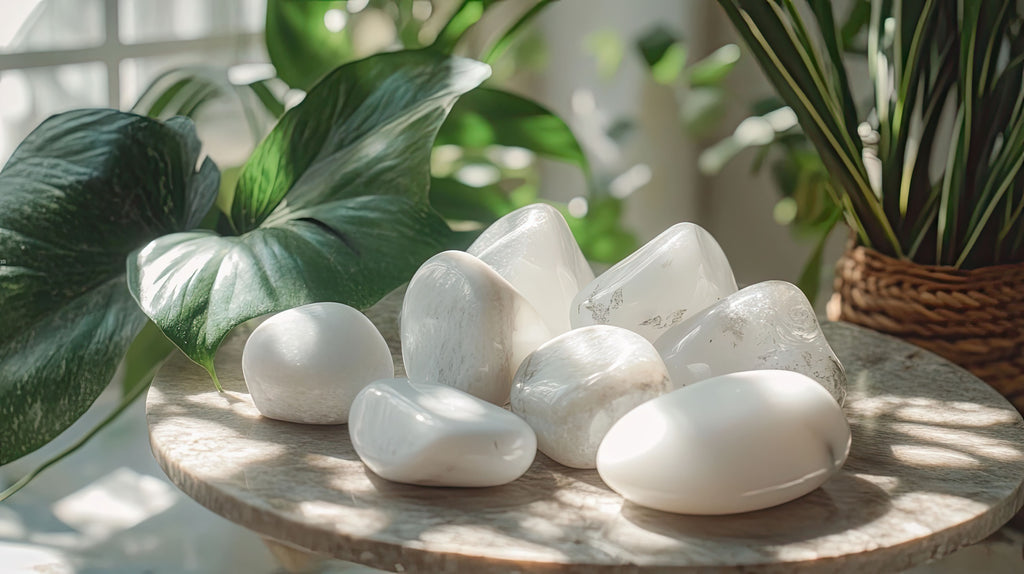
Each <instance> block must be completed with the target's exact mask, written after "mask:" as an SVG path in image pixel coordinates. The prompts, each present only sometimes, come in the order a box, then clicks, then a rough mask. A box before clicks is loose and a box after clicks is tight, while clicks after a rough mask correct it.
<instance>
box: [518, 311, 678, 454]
mask: <svg viewBox="0 0 1024 574" xmlns="http://www.w3.org/2000/svg"><path fill="white" fill-rule="evenodd" d="M670 390H672V385H671V383H670V382H669V379H668V372H667V370H666V369H665V364H664V363H663V362H662V360H661V357H659V356H658V352H657V351H655V350H654V346H653V345H651V343H650V342H648V341H647V339H644V338H643V337H641V336H640V335H638V334H636V333H634V332H632V331H628V330H626V329H622V328H620V327H613V326H611V325H594V326H591V327H583V328H582V329H575V330H573V331H569V332H568V333H565V334H563V335H561V336H559V337H556V338H554V339H552V340H550V341H548V342H547V343H545V344H544V345H542V346H541V347H540V348H539V349H537V350H536V351H534V352H533V353H532V354H531V355H530V356H529V357H527V358H526V360H525V361H523V364H522V365H521V366H520V367H519V370H518V371H517V372H516V376H515V379H514V380H513V384H512V396H511V402H512V412H514V413H516V414H517V415H519V416H521V417H523V419H524V420H525V421H526V422H527V423H529V424H530V426H531V427H533V430H534V432H536V433H537V444H538V447H539V448H540V451H541V452H543V453H544V454H546V455H548V456H549V457H551V458H552V459H554V460H556V461H557V462H560V463H562V464H564V465H566V466H572V467H575V468H596V466H597V464H596V457H597V447H598V446H599V445H600V444H601V439H603V438H604V435H605V433H607V432H608V429H610V428H611V426H612V424H614V423H615V421H617V420H619V418H620V417H622V415H624V414H626V413H627V412H629V411H630V410H632V409H633V408H634V407H636V406H637V405H639V404H641V403H644V402H646V401H648V400H650V399H653V398H654V397H657V396H660V395H662V394H664V393H666V392H669V391H670Z"/></svg>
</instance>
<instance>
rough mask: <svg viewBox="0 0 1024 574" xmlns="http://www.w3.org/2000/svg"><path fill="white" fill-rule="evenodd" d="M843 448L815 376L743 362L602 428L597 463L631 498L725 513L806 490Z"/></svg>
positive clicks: (830, 404)
mask: <svg viewBox="0 0 1024 574" xmlns="http://www.w3.org/2000/svg"><path fill="white" fill-rule="evenodd" d="M849 452H850V427H849V425H848V424H847V422H846V418H845V417H844V416H843V412H842V410H841V409H840V408H839V405H838V404H837V403H836V401H835V400H833V399H832V396H831V395H829V393H828V392H827V391H825V389H824V388H822V386H821V385H820V384H818V383H817V382H815V381H814V380H812V379H810V378H808V377H806V376H804V375H801V374H799V373H794V372H791V371H770V370H765V371H747V372H743V373H732V374H728V375H722V376H720V377H714V378H711V379H707V380H705V381H701V382H699V383H696V384H693V385H690V386H688V387H684V388H682V389H679V390H677V391H673V392H671V393H668V394H667V395H663V396H661V397H658V398H656V399H654V400H651V401H648V402H646V403H644V404H642V405H640V406H639V407H637V408H635V409H633V410H632V411H630V412H629V413H628V414H626V416H624V417H622V418H621V419H619V422H617V423H615V425H614V426H612V428H611V430H609V431H608V434H607V435H606V436H605V438H604V441H603V442H602V443H601V447H600V448H599V449H598V452H597V471H598V473H599V474H600V475H601V479H602V480H604V481H605V483H606V484H608V486H610V487H611V488H612V489H613V490H615V491H616V492H618V493H619V494H621V495H622V496H623V498H625V499H627V500H630V501H632V502H634V503H636V504H639V505H641V506H646V507H649V508H654V509H657V510H664V511H667V512H678V513H683V514H731V513H735V512H748V511H751V510H758V509H761V508H768V507H770V506H775V505H777V504H782V503H784V502H788V501H790V500H793V499H794V498H798V497H800V496H803V495H805V494H807V493H808V492H811V491H812V490H814V489H815V488H818V487H819V486H821V485H822V484H823V483H824V482H825V481H826V480H828V479H829V477H830V476H832V474H833V473H835V472H836V471H837V470H839V468H840V467H841V466H842V465H843V463H844V462H845V461H846V457H847V455H848V454H849Z"/></svg>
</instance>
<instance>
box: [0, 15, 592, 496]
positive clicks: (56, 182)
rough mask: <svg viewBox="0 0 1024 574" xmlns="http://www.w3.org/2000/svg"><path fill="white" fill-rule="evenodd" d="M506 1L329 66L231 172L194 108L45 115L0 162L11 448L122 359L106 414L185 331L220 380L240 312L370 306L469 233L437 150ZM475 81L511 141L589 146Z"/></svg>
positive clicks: (52, 424) (30, 443) (567, 152)
mask: <svg viewBox="0 0 1024 574" xmlns="http://www.w3.org/2000/svg"><path fill="white" fill-rule="evenodd" d="M548 3H549V2H548V1H542V2H538V3H537V5H536V6H535V7H534V8H535V9H531V10H530V11H528V12H526V13H525V14H524V15H523V18H521V19H520V20H518V21H515V22H512V23H511V26H509V27H508V28H507V29H506V30H505V31H504V32H503V33H501V34H499V35H498V36H497V38H494V39H493V46H494V47H495V48H494V50H499V51H500V49H501V47H502V46H507V43H508V42H509V38H510V35H511V34H513V33H515V32H516V30H518V29H520V28H521V23H522V22H524V21H525V20H528V19H529V18H531V17H532V16H533V15H535V14H536V12H537V10H539V9H540V8H541V7H543V6H544V5H546V4H548ZM273 4H274V5H279V4H280V3H273ZM405 4H408V2H406V3H405ZM491 4H493V2H491V1H487V0H464V1H463V2H460V3H459V4H458V5H457V6H456V9H455V11H454V12H453V13H452V14H451V18H450V19H449V21H448V22H447V23H446V24H445V25H444V26H443V27H442V30H441V32H440V33H439V34H438V36H437V39H436V41H434V42H433V43H431V44H429V45H428V46H426V47H425V48H421V49H415V50H400V51H394V52H389V53H385V54H379V55H376V56H372V57H369V58H366V59H362V60H358V61H352V62H348V63H346V64H345V65H342V66H341V67H338V68H337V69H333V71H331V70H330V69H327V70H320V71H319V72H317V74H319V75H316V76H314V77H313V79H311V80H308V81H309V82H310V84H309V85H306V87H308V88H309V91H308V93H307V94H306V97H305V99H304V100H303V102H302V103H301V104H299V105H297V106H295V107H293V108H291V109H289V110H288V111H284V110H283V109H281V110H279V113H280V116H281V117H280V121H279V122H278V123H277V125H276V127H274V128H273V130H271V131H270V133H269V134H267V136H266V137H265V138H264V139H263V140H262V142H261V143H260V144H259V145H258V146H257V148H256V150H255V151H254V152H253V154H252V156H251V157H250V158H249V159H248V160H247V161H246V163H245V164H244V166H242V167H241V170H240V172H239V174H238V179H237V183H234V182H232V183H231V184H230V185H221V179H222V177H221V171H220V169H219V168H218V167H217V166H216V165H215V164H214V163H213V162H212V161H211V160H210V159H209V158H203V156H202V154H201V142H200V141H199V139H198V138H197V136H196V133H195V129H194V126H193V125H192V122H191V121H190V120H188V119H187V118H185V117H171V118H168V119H166V120H165V121H161V120H158V119H154V118H147V117H143V116H141V115H136V114H130V113H123V112H118V111H115V110H75V111H72V112H68V113H65V114H59V115H57V116H54V117H51V118H49V119H47V120H46V121H44V122H43V124H42V125H40V126H39V127H38V128H37V129H36V130H35V131H34V132H33V133H32V134H30V135H29V136H28V137H27V138H26V139H25V141H24V142H23V143H22V145H21V146H19V148H18V150H17V151H16V152H15V153H14V155H13V156H12V158H11V160H10V161H9V162H8V164H7V165H6V166H5V167H4V169H3V171H2V172H0V279H2V281H0V317H2V318H3V328H2V329H0V464H6V463H8V462H10V461H13V460H15V459H18V458H20V457H21V456H22V455H24V454H27V453H29V452H32V451H33V450H35V449H37V448H39V447H40V446H42V445H43V444H46V443H47V442H48V441H50V440H51V439H52V438H54V437H55V436H56V435H57V434H59V433H60V432H61V431H62V430H64V429H65V428H67V426H69V425H70V424H71V423H72V422H74V421H75V420H76V419H77V418H78V417H79V416H81V414H82V413H83V412H84V411H85V410H86V409H87V408H88V407H89V405H90V404H91V403H92V402H93V401H94V400H95V398H96V397H97V396H98V395H99V393H100V392H101V391H102V390H103V389H104V388H105V387H106V386H107V383H108V382H109V381H110V379H111V377H112V376H113V374H114V371H115V369H116V368H117V366H118V364H119V363H120V362H121V361H122V359H124V362H125V366H126V368H125V373H126V375H125V382H126V389H125V391H126V392H125V396H124V399H123V401H122V403H121V405H120V406H119V407H118V408H117V409H116V410H115V412H114V413H112V415H111V417H108V418H107V419H105V420H104V421H103V422H101V423H100V426H99V427H97V428H101V427H102V426H103V425H105V424H107V423H108V422H109V421H110V420H111V419H112V417H114V416H116V415H117V413H119V412H121V411H122V410H123V409H124V408H125V407H126V406H127V405H128V404H129V403H131V402H132V401H133V400H134V399H135V398H137V397H138V396H140V395H141V394H142V392H143V391H144V390H145V389H146V387H147V385H148V382H149V380H150V379H151V378H152V375H153V373H154V370H155V368H156V367H157V366H158V365H159V363H160V361H161V360H162V359H163V358H164V357H165V356H166V355H167V353H168V352H169V351H170V349H171V348H173V346H172V345H171V342H173V344H174V345H176V346H177V347H178V348H180V349H181V350H182V351H183V352H184V353H185V354H186V355H188V356H189V357H190V358H191V359H193V360H194V361H196V362H197V363H200V364H202V365H204V366H205V367H206V368H207V369H208V370H209V372H210V374H211V376H212V377H213V384H216V375H215V372H214V370H213V354H214V353H215V352H216V349H217V347H218V346H219V343H220V341H221V340H223V338H224V337H225V336H226V334H227V333H228V331H230V329H231V328H233V327H234V326H236V325H238V324H240V323H242V322H244V321H245V320H247V319H249V318H251V317H255V316H258V315H262V314H265V313H269V312H274V311H277V310H282V309H285V308H289V307H294V306H296V305H301V304H304V303H308V302H312V301H318V300H324V301H341V302H345V303H348V304H350V305H353V306H356V307H366V306H369V305H371V304H372V303H373V302H375V301H376V300H377V299H379V298H380V297H381V296H383V295H384V294H386V293H387V292H388V291H390V290H391V289H392V288H394V287H395V286H397V285H399V284H401V283H402V282H403V281H405V280H407V279H408V277H409V276H410V275H411V274H412V272H413V271H414V270H415V269H416V268H417V267H418V266H419V264H420V263H421V262H422V261H423V260H425V259H426V258H428V257H429V256H431V255H433V254H434V253H436V252H437V251H440V250H442V249H445V248H448V247H451V246H456V245H460V244H462V243H464V242H465V241H466V238H465V237H464V236H462V235H460V234H459V233H456V232H454V231H453V230H452V229H450V228H449V226H448V225H447V224H446V222H445V219H444V218H443V217H442V215H441V214H440V213H438V211H437V209H436V208H435V206H432V205H431V204H430V203H429V197H428V190H429V188H430V154H431V147H432V145H433V142H434V139H435V136H437V134H438V133H439V131H442V129H443V128H442V126H444V125H446V124H445V121H446V118H448V117H450V118H451V119H457V118H458V116H459V113H457V112H453V114H452V115H451V116H449V112H450V111H452V106H453V105H454V104H455V102H456V101H457V100H458V99H459V98H460V96H462V95H463V94H465V93H467V92H470V91H471V90H473V89H475V88H476V86H477V85H478V84H479V83H480V82H481V81H483V80H484V79H485V78H486V77H487V76H488V75H489V73H490V69H489V68H488V66H486V65H485V64H483V63H480V62H476V61H474V60H470V59H467V58H457V57H453V56H452V55H451V52H452V51H453V49H454V48H455V47H456V46H457V45H458V43H459V39H460V38H461V37H462V34H463V33H464V32H465V31H466V30H467V29H468V28H469V27H470V26H471V25H472V24H473V23H474V22H476V21H477V20H479V19H480V18H481V16H482V15H483V14H484V12H485V10H486V8H487V7H488V6H489V5H491ZM301 6H304V7H314V8H322V6H321V5H320V3H307V4H303V5H301ZM320 18H321V20H320V21H321V22H322V21H323V15H322V14H321V15H320ZM484 48H485V49H486V48H487V46H484ZM488 53H489V52H488ZM328 72H329V73H328ZM324 74H326V75H324ZM310 86H312V87H310ZM200 95H202V92H200ZM257 95H259V94H257ZM264 96H266V94H264ZM473 99H475V106H477V108H470V111H472V112H473V113H476V114H477V115H478V116H481V117H482V118H485V119H486V118H488V117H489V116H488V115H487V113H486V112H485V111H483V112H482V111H480V110H479V109H478V108H479V107H480V106H485V105H487V104H493V102H495V101H497V102H501V103H503V104H509V102H512V103H515V104H516V105H515V107H514V109H513V112H520V113H521V115H520V117H517V118H516V119H515V120H509V119H508V118H507V117H506V118H504V119H505V121H506V122H507V123H509V124H514V125H511V126H506V127H508V129H507V130H506V131H501V130H495V133H499V134H502V133H512V134H513V135H514V136H515V137H518V138H520V139H519V140H517V143H516V144H514V145H520V146H530V145H532V144H536V145H537V146H541V145H547V146H548V147H546V148H545V150H544V151H545V152H547V153H550V154H553V155H554V154H562V155H563V156H568V157H572V158H574V159H577V160H578V161H579V162H582V161H583V159H582V154H581V152H580V151H579V147H578V144H577V143H576V141H575V139H574V138H573V136H572V133H571V132H570V131H569V130H568V128H567V127H565V125H564V123H562V122H561V120H559V119H558V118H557V117H555V116H553V115H552V114H550V112H547V111H546V110H544V109H543V108H541V107H540V106H537V105H536V104H534V103H532V102H530V101H529V100H526V99H524V98H520V97H517V96H511V95H509V94H505V93H504V92H501V91H498V90H493V89H488V90H481V91H479V92H476V93H475V96H474V97H473ZM192 101H193V102H195V99H192ZM190 105H191V104H190ZM493 107H494V106H493V105H492V108H493ZM506 111H507V108H506ZM523 115H525V116H526V117H523ZM490 119H491V120H494V121H499V120H501V119H502V118H501V117H490ZM531 119H532V120H534V121H528V120H531ZM448 129H452V128H451V127H449V128H448ZM551 136H555V137H556V140H557V141H556V142H554V143H552V142H551V141H550V137H551ZM453 137H454V136H453ZM510 137H511V136H510ZM531 138H533V139H531ZM531 142H532V143H531ZM538 151H539V150H538ZM200 160H201V161H200ZM225 195H226V196H227V197H226V198H225V197H224V196H225ZM147 318H148V319H149V320H150V321H151V322H149V323H147ZM168 341H170V342H168ZM94 433H95V430H93V431H90V432H89V433H87V434H86V435H85V436H84V437H82V438H81V439H79V440H78V441H76V442H75V443H73V444H72V445H71V446H70V447H69V448H68V449H67V450H65V451H63V452H61V453H59V454H58V455H57V456H56V457H55V458H53V459H51V460H49V461H47V462H45V463H44V464H43V465H42V467H40V468H38V469H36V470H35V471H32V472H31V473H29V475H27V476H26V477H25V479H23V480H20V481H18V482H16V483H15V484H14V485H12V486H11V487H10V488H8V489H7V490H4V491H3V492H0V499H3V498H6V497H7V496H10V495H11V494H13V493H14V492H15V491H17V489H19V488H21V487H22V486H24V484H25V483H26V482H27V481H28V480H29V479H31V477H32V476H34V475H35V474H37V473H38V472H39V471H41V470H42V469H45V468H46V467H47V466H49V465H50V464H52V463H53V462H55V461H56V460H59V459H60V458H61V457H63V456H66V455H67V454H69V453H70V452H72V451H73V450H74V449H76V448H78V447H79V446H81V445H82V444H83V443H84V441H85V440H87V439H88V438H89V437H90V436H92V435H93V434H94Z"/></svg>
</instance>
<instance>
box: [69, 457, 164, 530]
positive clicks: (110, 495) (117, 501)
mask: <svg viewBox="0 0 1024 574" xmlns="http://www.w3.org/2000/svg"><path fill="white" fill-rule="evenodd" d="M180 496H181V495H180V494H179V493H178V492H177V491H176V490H175V489H174V488H173V487H171V486H170V485H169V484H167V483H166V482H164V481H162V480H159V479H157V478H155V477H152V476H149V475H145V474H140V473H138V472H136V471H134V470H132V469H130V468H128V467H121V468H118V469H117V470H115V471H113V472H111V473H110V474H108V475H106V476H104V477H102V478H100V479H99V480H97V481H95V482H93V483H92V484H89V485H88V486H86V487H84V488H82V489H81V490H78V491H77V492H74V493H72V494H70V495H68V496H66V497H64V498H62V499H61V500H58V501H57V502H56V503H55V504H54V505H53V508H52V510H53V514H54V516H56V517H57V518H59V519H60V520H61V522H63V523H64V524H67V525H68V526H70V527H72V528H74V529H76V530H78V531H79V532H81V533H83V534H85V535H87V536H88V537H89V538H91V539H93V540H97V541H99V540H105V539H107V538H109V537H110V536H111V535H112V534H115V533H117V532H120V531H122V530H127V529H129V528H131V527H133V526H136V525H138V524H140V523H142V522H143V521H145V520H148V519H149V518H152V517H153V516H156V515H157V514H160V513H162V512H164V511H165V510H167V509H168V508H170V507H172V506H174V504H175V503H176V502H177V501H178V499H179V498H180Z"/></svg>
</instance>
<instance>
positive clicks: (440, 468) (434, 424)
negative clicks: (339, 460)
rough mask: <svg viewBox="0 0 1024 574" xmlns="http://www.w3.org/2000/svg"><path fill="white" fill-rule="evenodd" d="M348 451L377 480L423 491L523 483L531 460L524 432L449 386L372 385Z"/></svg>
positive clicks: (532, 440)
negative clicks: (416, 486) (352, 451)
mask: <svg viewBox="0 0 1024 574" xmlns="http://www.w3.org/2000/svg"><path fill="white" fill-rule="evenodd" d="M348 432H349V436H350V437H351V439H352V446H354V447H355V449H356V454H358V455H359V458H361V459H362V460H363V462H364V463H365V464H366V466H368V467H369V468H370V470H372V471H373V472H375V473H376V474H377V475H379V476H381V477H382V478H386V479H388V480H391V481H394V482H404V483H408V484H421V485H426V486H498V485H500V484H505V483H507V482H512V481H513V480H515V479H517V478H519V477H520V476H522V474H523V473H524V472H526V471H527V469H529V468H530V465H531V464H532V463H533V458H534V456H535V455H536V453H537V438H536V437H535V436H534V434H533V430H531V429H530V426H529V425H527V424H526V423H525V422H523V420H522V419H520V418H519V417H517V416H515V415H514V414H512V413H510V412H508V411H506V410H505V409H502V408H500V407H497V406H494V405H492V404H490V403H488V402H485V401H482V400H480V399H478V398H476V397H474V396H472V395H469V394H467V393H464V392H462V391H460V390H458V389H454V388H452V387H449V386H447V385H436V384H430V383H412V382H409V380H408V379H391V380H385V381H376V382H374V383H371V384H370V385H369V386H367V387H366V388H364V389H363V390H362V391H360V393H359V395H358V396H357V397H356V400H355V402H354V403H353V404H352V413H351V415H350V416H349V423H348Z"/></svg>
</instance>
